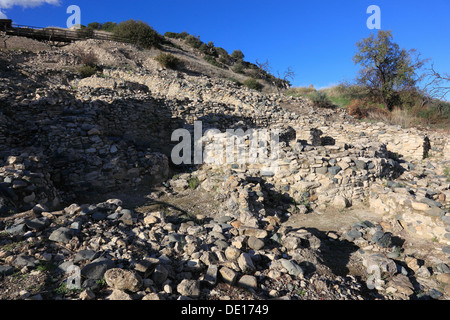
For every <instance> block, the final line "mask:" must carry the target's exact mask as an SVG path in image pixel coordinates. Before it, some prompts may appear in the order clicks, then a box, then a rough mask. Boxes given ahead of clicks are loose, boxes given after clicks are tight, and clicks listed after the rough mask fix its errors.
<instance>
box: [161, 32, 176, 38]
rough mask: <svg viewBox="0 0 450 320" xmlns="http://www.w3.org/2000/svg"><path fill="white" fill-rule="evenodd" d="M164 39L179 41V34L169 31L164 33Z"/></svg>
mask: <svg viewBox="0 0 450 320" xmlns="http://www.w3.org/2000/svg"><path fill="white" fill-rule="evenodd" d="M164 37H167V38H172V39H179V33H176V32H170V31H167V32H166V33H164Z"/></svg>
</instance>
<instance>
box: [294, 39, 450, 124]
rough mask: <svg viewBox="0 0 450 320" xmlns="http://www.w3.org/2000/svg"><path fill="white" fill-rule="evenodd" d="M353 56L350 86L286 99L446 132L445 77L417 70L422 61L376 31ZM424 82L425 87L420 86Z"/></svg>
mask: <svg viewBox="0 0 450 320" xmlns="http://www.w3.org/2000/svg"><path fill="white" fill-rule="evenodd" d="M356 46H357V49H358V52H357V53H356V55H355V56H354V57H353V61H354V62H355V63H356V64H359V65H361V69H360V71H359V73H358V76H357V77H356V79H355V81H354V82H353V83H348V82H343V83H341V84H339V85H337V86H333V87H330V88H324V89H320V90H316V89H315V88H314V87H313V86H312V85H311V86H309V87H296V88H291V89H289V90H287V91H285V94H286V95H290V96H297V97H299V96H301V97H306V98H309V99H311V100H312V101H313V103H314V104H315V105H316V106H318V107H329V106H330V104H331V105H334V106H336V107H341V108H346V109H347V110H348V112H349V114H350V115H353V116H355V117H356V118H357V119H365V120H368V121H383V122H386V123H390V124H395V125H401V126H402V127H409V126H414V125H426V126H434V127H440V128H448V127H449V125H450V103H449V102H446V101H444V100H443V98H445V95H446V94H448V93H449V92H450V89H449V83H450V77H449V76H448V75H446V74H444V75H442V74H439V73H438V72H436V71H435V70H434V69H433V68H432V69H428V70H424V71H421V69H423V67H424V65H425V63H426V60H421V59H419V58H418V56H419V55H418V54H417V52H416V51H415V50H409V51H407V50H405V49H400V48H399V46H398V45H397V44H396V43H395V42H393V36H392V33H391V32H390V31H379V32H378V34H377V35H376V36H375V34H372V35H371V36H369V37H368V38H365V39H362V40H361V41H359V42H358V43H357V44H356ZM425 78H428V81H427V85H426V86H425V88H420V86H419V84H420V81H421V80H423V79H425Z"/></svg>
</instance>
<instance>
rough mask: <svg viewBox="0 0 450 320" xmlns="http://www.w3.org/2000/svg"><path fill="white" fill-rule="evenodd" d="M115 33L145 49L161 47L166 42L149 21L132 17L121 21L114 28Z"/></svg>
mask: <svg viewBox="0 0 450 320" xmlns="http://www.w3.org/2000/svg"><path fill="white" fill-rule="evenodd" d="M114 35H115V36H116V37H118V38H122V39H126V40H128V41H130V42H132V43H135V44H137V45H139V46H141V47H143V48H145V49H150V48H159V47H160V45H161V43H163V42H164V38H163V37H162V36H161V35H160V34H159V33H158V32H156V31H155V30H153V28H152V27H150V26H149V25H148V24H147V23H145V22H142V21H135V20H131V19H130V20H128V21H123V22H121V23H119V24H118V25H117V26H116V27H115V28H114Z"/></svg>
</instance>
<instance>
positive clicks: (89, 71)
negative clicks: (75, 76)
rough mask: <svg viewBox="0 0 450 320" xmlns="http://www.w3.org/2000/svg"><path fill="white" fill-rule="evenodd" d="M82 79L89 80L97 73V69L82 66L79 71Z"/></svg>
mask: <svg viewBox="0 0 450 320" xmlns="http://www.w3.org/2000/svg"><path fill="white" fill-rule="evenodd" d="M78 73H79V74H80V76H81V78H83V79H84V78H89V77H91V76H93V75H94V74H96V73H97V68H96V67H92V66H82V67H80V68H79V69H78Z"/></svg>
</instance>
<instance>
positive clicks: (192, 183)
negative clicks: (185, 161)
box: [188, 177, 200, 190]
mask: <svg viewBox="0 0 450 320" xmlns="http://www.w3.org/2000/svg"><path fill="white" fill-rule="evenodd" d="M188 183H189V188H191V190H195V189H197V187H198V186H199V184H200V181H199V180H198V178H197V177H193V178H191V179H189V180H188Z"/></svg>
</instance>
